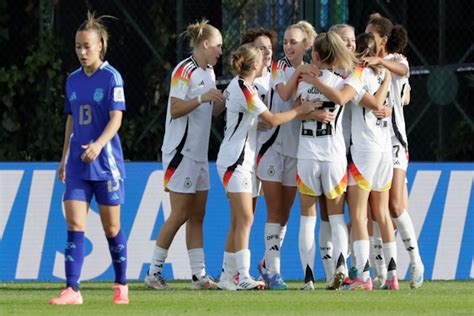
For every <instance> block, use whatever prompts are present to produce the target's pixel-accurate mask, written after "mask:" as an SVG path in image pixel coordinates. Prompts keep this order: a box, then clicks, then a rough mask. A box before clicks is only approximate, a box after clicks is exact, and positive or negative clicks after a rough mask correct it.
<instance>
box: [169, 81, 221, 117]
mask: <svg viewBox="0 0 474 316" xmlns="http://www.w3.org/2000/svg"><path fill="white" fill-rule="evenodd" d="M211 101H213V102H214V103H219V102H224V101H225V99H224V96H223V95H222V92H221V91H220V90H218V89H215V88H212V89H209V90H208V91H207V92H206V93H203V94H201V95H200V97H199V96H197V97H195V98H192V99H190V100H183V99H179V98H175V97H171V104H170V106H171V107H170V114H171V117H172V118H173V119H175V118H179V117H181V116H185V115H187V114H188V113H190V112H192V111H193V110H194V109H196V108H197V107H198V106H200V105H201V104H202V103H206V102H211Z"/></svg>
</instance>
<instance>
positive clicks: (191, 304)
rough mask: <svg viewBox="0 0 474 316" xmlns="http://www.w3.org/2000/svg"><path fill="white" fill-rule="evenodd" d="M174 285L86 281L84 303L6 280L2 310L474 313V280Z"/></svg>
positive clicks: (53, 289) (54, 289)
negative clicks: (260, 287)
mask: <svg viewBox="0 0 474 316" xmlns="http://www.w3.org/2000/svg"><path fill="white" fill-rule="evenodd" d="M170 285H171V286H172V287H173V290H171V291H155V290H151V289H147V288H145V287H144V285H143V283H129V286H130V305H125V306H124V305H122V306H114V305H112V303H111V301H112V295H113V290H112V288H111V286H112V284H110V283H95V282H84V283H83V284H82V285H81V293H82V296H83V298H84V304H83V305H79V306H51V305H48V304H47V302H48V299H49V298H51V297H54V296H56V295H57V294H58V293H59V291H60V289H61V287H62V286H63V284H62V283H3V284H1V285H0V315H6V316H9V315H25V314H26V315H33V314H34V315H67V316H69V315H120V316H122V315H140V314H143V315H145V314H148V315H177V314H181V315H182V314H187V315H285V316H286V315H313V314H325V315H327V314H346V315H354V314H364V315H368V314H373V315H375V314H377V315H386V314H391V315H406V314H439V315H448V314H449V315H474V281H449V282H448V281H436V282H425V284H424V285H423V287H422V288H421V289H417V290H411V289H410V288H409V286H408V283H407V282H401V285H400V287H401V289H400V291H398V292H395V291H381V290H374V291H372V292H365V291H354V292H346V291H337V292H336V291H326V290H324V284H323V283H322V282H317V284H316V290H315V291H312V292H308V291H300V290H298V287H299V286H300V285H301V284H300V282H289V285H290V289H289V290H287V291H250V292H227V291H191V290H189V289H188V287H189V285H190V283H188V282H171V283H170Z"/></svg>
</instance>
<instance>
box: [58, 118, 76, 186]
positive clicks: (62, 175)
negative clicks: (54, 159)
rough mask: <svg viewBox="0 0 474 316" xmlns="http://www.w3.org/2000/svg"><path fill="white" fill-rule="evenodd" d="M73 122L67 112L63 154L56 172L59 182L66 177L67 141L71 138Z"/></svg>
mask: <svg viewBox="0 0 474 316" xmlns="http://www.w3.org/2000/svg"><path fill="white" fill-rule="evenodd" d="M73 124H74V118H73V117H72V115H71V114H69V115H68V116H67V119H66V127H65V131H64V144H63V154H62V156H61V162H60V164H59V172H58V176H59V180H60V181H61V182H64V180H65V179H66V158H67V154H68V152H69V141H70V139H71V133H72V126H73Z"/></svg>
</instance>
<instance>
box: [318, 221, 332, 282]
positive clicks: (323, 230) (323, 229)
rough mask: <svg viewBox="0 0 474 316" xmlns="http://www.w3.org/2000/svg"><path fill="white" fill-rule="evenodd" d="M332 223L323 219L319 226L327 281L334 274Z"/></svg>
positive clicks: (320, 245) (320, 244)
mask: <svg viewBox="0 0 474 316" xmlns="http://www.w3.org/2000/svg"><path fill="white" fill-rule="evenodd" d="M331 234H332V233H331V225H330V224H329V222H325V221H321V223H320V226H319V253H320V255H321V260H322V261H323V266H324V272H325V274H326V282H329V280H331V278H332V277H333V276H334V263H333V262H334V260H333V251H332V249H333V247H332V240H331Z"/></svg>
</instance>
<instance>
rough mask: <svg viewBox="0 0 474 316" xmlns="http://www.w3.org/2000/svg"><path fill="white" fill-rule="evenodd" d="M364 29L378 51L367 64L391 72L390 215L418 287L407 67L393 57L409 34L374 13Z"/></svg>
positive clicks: (420, 271)
mask: <svg viewBox="0 0 474 316" xmlns="http://www.w3.org/2000/svg"><path fill="white" fill-rule="evenodd" d="M366 32H370V33H372V34H373V35H374V37H375V40H376V42H377V47H378V52H377V56H376V57H370V58H367V59H366V62H367V64H369V65H382V66H384V67H385V68H387V69H388V70H389V71H391V72H392V74H393V75H392V86H391V99H392V104H393V112H392V119H391V131H392V146H393V180H392V187H391V189H390V204H389V205H390V214H391V216H392V218H393V220H394V222H395V224H396V225H397V227H398V230H399V232H400V237H401V238H402V240H403V243H404V244H405V248H406V250H407V251H408V254H409V256H410V262H411V276H410V286H411V287H412V288H419V287H420V286H421V285H422V284H423V273H424V266H423V262H422V261H421V257H420V253H419V249H418V241H417V237H416V233H415V229H414V227H413V222H412V220H411V218H410V215H409V214H408V211H407V207H408V198H407V196H408V189H407V186H406V170H407V167H408V139H407V134H406V130H405V118H404V115H403V106H404V105H405V101H404V99H405V98H406V95H407V93H408V94H409V92H408V91H407V90H408V88H409V86H408V76H409V66H408V61H407V60H406V58H404V57H402V58H395V55H394V54H396V53H403V51H404V50H405V48H406V46H407V43H408V37H407V32H406V30H405V28H404V27H403V26H401V25H399V24H396V25H393V24H392V22H391V21H390V20H389V19H387V18H385V17H382V16H381V15H380V14H377V13H376V14H373V15H371V16H370V18H369V23H368V25H367V28H366Z"/></svg>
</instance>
